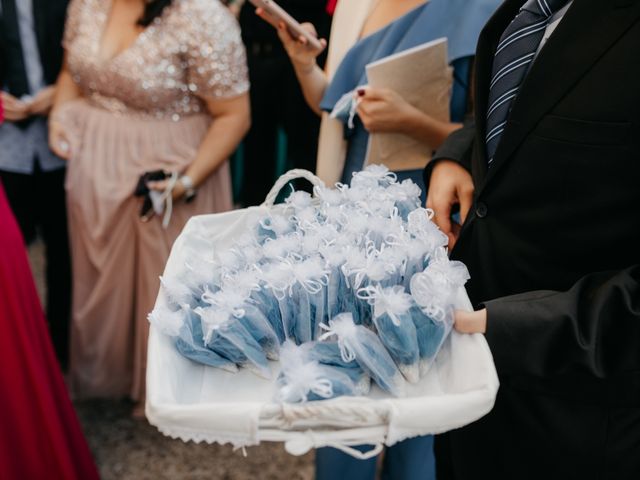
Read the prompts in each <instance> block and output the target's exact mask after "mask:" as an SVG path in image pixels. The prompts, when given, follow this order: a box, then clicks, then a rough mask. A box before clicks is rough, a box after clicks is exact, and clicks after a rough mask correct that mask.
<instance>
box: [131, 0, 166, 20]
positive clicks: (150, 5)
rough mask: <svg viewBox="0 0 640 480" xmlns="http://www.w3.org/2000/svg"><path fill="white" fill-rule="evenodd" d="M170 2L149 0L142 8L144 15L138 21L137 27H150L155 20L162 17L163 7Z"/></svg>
mask: <svg viewBox="0 0 640 480" xmlns="http://www.w3.org/2000/svg"><path fill="white" fill-rule="evenodd" d="M171 1H172V0H151V1H150V2H147V3H146V5H145V6H144V13H143V14H142V17H140V20H138V25H142V26H143V27H148V26H149V25H151V22H153V21H154V20H155V19H156V18H158V17H159V16H160V15H162V11H163V10H164V9H165V7H168V6H169V5H171Z"/></svg>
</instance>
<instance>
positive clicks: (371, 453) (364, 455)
mask: <svg viewBox="0 0 640 480" xmlns="http://www.w3.org/2000/svg"><path fill="white" fill-rule="evenodd" d="M327 446H328V447H333V448H336V449H338V450H340V451H341V452H343V453H346V454H347V455H351V456H352V457H353V458H357V459H358V460H368V459H370V458H373V457H377V456H378V455H379V454H380V452H382V449H383V448H384V445H382V444H381V443H376V444H375V445H374V446H373V448H372V449H371V450H368V451H366V452H361V451H360V450H357V449H355V448H353V447H350V446H348V445H342V444H340V443H332V444H330V445H327Z"/></svg>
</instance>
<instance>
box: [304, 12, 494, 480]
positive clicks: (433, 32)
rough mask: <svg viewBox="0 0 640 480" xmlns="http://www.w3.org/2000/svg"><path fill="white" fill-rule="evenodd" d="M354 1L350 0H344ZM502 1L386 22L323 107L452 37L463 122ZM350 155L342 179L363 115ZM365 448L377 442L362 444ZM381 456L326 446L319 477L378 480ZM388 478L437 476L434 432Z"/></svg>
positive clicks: (345, 178)
mask: <svg viewBox="0 0 640 480" xmlns="http://www.w3.org/2000/svg"><path fill="white" fill-rule="evenodd" d="M344 1H348V0H344ZM499 4H500V0H430V1H429V2H427V3H426V4H424V5H421V6H419V7H417V8H415V9H414V10H412V11H410V12H409V13H407V14H406V15H404V16H402V17H401V18H399V19H397V20H395V21H394V22H392V23H391V24H389V25H388V26H386V27H385V28H383V29H381V30H379V31H377V32H375V33H373V34H371V35H369V36H367V37H365V38H363V39H361V40H360V41H358V42H357V43H356V44H355V45H354V46H353V47H352V48H351V50H349V52H347V54H346V55H345V57H344V59H343V60H342V63H341V64H340V66H339V67H338V70H337V71H336V74H335V75H334V78H333V80H332V82H331V84H330V85H329V86H328V87H327V90H326V92H325V95H324V98H323V99H322V102H321V104H320V107H321V108H322V109H323V110H325V111H327V112H330V111H332V110H333V108H334V106H335V105H336V103H337V102H338V100H340V98H341V97H342V96H343V95H344V94H346V93H348V92H350V91H353V90H354V89H355V88H357V87H358V86H361V85H366V84H367V83H368V81H367V78H366V71H365V66H366V65H367V64H369V63H371V62H373V61H376V60H379V59H381V58H384V57H386V56H389V55H392V54H394V53H397V52H401V51H403V50H406V49H408V48H412V47H415V46H417V45H420V44H422V43H425V42H428V41H431V40H435V39H437V38H442V37H446V38H447V40H448V56H449V63H450V64H451V65H452V67H453V69H454V85H453V89H452V95H451V120H452V121H453V122H462V120H463V118H464V115H465V113H466V110H467V104H468V92H469V85H468V81H469V77H470V68H471V59H472V57H473V55H474V54H475V48H476V42H477V38H478V36H479V34H480V30H481V29H482V27H483V25H484V23H485V22H486V21H487V20H488V18H489V17H490V16H491V14H492V13H493V12H494V11H495V9H496V8H497V7H498V5H499ZM345 138H346V139H347V141H348V144H347V157H346V160H345V166H344V170H343V174H342V182H343V183H349V182H350V180H351V177H352V174H353V172H357V171H359V170H361V169H362V167H363V164H364V160H365V156H366V151H367V143H368V140H369V134H368V132H367V131H366V130H365V128H364V126H363V125H362V122H361V121H360V120H359V118H358V117H356V118H355V122H354V126H353V128H349V127H348V126H347V124H346V122H345ZM395 173H396V174H397V176H398V180H399V181H402V180H404V179H406V178H411V179H412V180H413V181H414V182H415V183H416V184H418V186H420V188H421V190H422V192H423V202H424V195H425V186H424V181H423V178H422V170H409V171H401V172H395ZM357 448H358V449H359V450H361V451H363V452H365V451H367V450H370V449H371V448H373V446H372V445H363V446H360V447H357ZM376 466H377V458H372V459H369V460H357V459H355V458H353V457H351V456H349V455H347V454H345V453H342V452H341V451H339V450H336V449H333V448H320V449H318V450H317V453H316V480H343V479H344V480H373V479H374V478H376ZM381 478H382V479H383V480H416V479H419V480H433V479H435V458H434V456H433V437H432V436H426V437H418V438H413V439H409V440H405V441H404V442H400V443H398V444H396V445H394V446H393V447H390V448H388V449H387V450H386V452H385V454H384V462H383V468H382V477H381Z"/></svg>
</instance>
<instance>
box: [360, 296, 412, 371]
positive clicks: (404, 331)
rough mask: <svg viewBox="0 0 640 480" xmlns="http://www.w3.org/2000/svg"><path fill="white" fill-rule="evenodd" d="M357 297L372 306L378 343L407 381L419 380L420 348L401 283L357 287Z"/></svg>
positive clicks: (410, 304) (409, 302)
mask: <svg viewBox="0 0 640 480" xmlns="http://www.w3.org/2000/svg"><path fill="white" fill-rule="evenodd" d="M358 297H359V298H361V299H364V300H366V301H367V302H368V303H369V304H370V305H372V306H373V324H374V326H375V328H376V331H377V333H378V336H379V337H380V340H381V341H382V344H383V345H384V346H385V347H386V348H387V351H388V352H389V354H390V355H391V358H393V360H394V362H395V363H396V365H397V366H398V368H399V369H400V372H402V375H403V376H404V378H406V379H407V381H409V382H410V383H416V382H418V380H420V364H419V362H420V350H419V347H418V337H417V333H416V328H415V325H414V323H413V319H412V316H411V307H412V305H413V300H412V298H411V295H409V294H408V293H406V292H405V291H404V288H403V287H402V286H395V287H389V288H382V287H380V286H379V285H375V286H368V287H365V288H362V289H360V290H358Z"/></svg>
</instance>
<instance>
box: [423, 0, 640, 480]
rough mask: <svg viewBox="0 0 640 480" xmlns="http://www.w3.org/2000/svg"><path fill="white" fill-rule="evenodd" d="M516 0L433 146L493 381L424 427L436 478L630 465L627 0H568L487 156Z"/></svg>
mask: <svg viewBox="0 0 640 480" xmlns="http://www.w3.org/2000/svg"><path fill="white" fill-rule="evenodd" d="M523 3H524V2H523V0H506V1H505V3H504V4H503V5H502V7H501V8H500V9H499V10H498V11H497V12H496V14H495V15H494V17H493V18H492V19H491V20H490V21H489V23H488V24H487V25H486V27H485V29H484V30H483V32H482V34H481V36H480V38H479V43H478V49H477V55H476V68H477V70H476V92H475V93H476V117H475V123H476V128H475V129H474V127H473V125H471V126H467V127H466V128H465V129H462V130H460V131H458V132H456V133H455V134H454V135H453V136H452V137H450V139H449V140H448V142H447V143H446V144H445V145H444V146H443V148H442V149H441V150H440V151H439V152H438V154H437V155H436V157H434V158H435V160H436V161H437V159H439V158H451V159H454V160H456V161H458V162H460V163H461V164H462V165H464V166H465V167H466V168H468V169H470V170H471V171H472V174H473V180H474V184H475V202H474V206H473V208H472V211H471V212H470V215H469V216H468V218H467V221H466V223H465V225H464V226H463V228H462V231H461V234H460V238H459V240H458V243H457V244H456V246H455V248H454V250H453V252H452V257H454V258H457V259H460V260H462V261H464V262H465V263H466V264H467V266H468V267H469V270H470V273H471V281H470V283H469V285H468V291H469V295H470V297H471V299H472V301H473V302H474V303H475V304H476V305H480V304H484V305H485V306H486V308H487V312H488V326H487V333H486V339H487V341H488V343H489V346H490V347H491V351H492V353H493V356H494V360H495V364H496V367H497V370H498V374H499V376H500V380H501V387H500V391H499V393H498V397H497V401H496V405H495V407H494V409H493V411H492V412H491V413H490V414H489V415H487V416H486V417H484V418H483V419H481V420H480V421H478V422H476V423H474V424H472V425H470V426H468V427H465V428H463V429H460V430H457V431H454V432H451V433H449V434H447V435H444V436H442V437H440V438H438V440H437V447H436V451H437V460H438V468H439V477H438V478H439V480H442V479H448V478H456V479H472V478H473V479H485V478H487V479H492V480H495V479H509V480H512V479H528V478H532V479H534V478H535V479H573V478H576V479H581V480H587V479H594V480H595V479H636V480H637V479H640V0H575V1H574V3H573V5H572V6H571V7H570V9H569V10H568V11H567V13H566V15H565V17H564V18H563V19H562V21H561V22H560V24H559V25H558V27H557V29H556V31H555V32H554V33H553V35H552V36H551V37H550V39H549V40H548V43H547V44H546V45H545V46H544V48H543V49H542V51H541V52H540V55H539V57H538V58H537V59H536V61H535V63H534V64H533V66H532V67H531V69H530V71H529V73H528V76H527V77H526V79H525V81H524V83H523V85H522V87H521V90H520V92H519V94H518V97H517V99H516V101H515V103H514V105H513V109H512V112H511V115H510V118H509V120H508V124H507V126H506V129H505V131H504V134H503V137H502V140H501V143H500V145H499V146H498V149H497V152H496V154H495V157H494V163H493V166H492V168H491V169H490V170H488V169H487V162H486V160H487V159H486V151H485V143H484V141H483V138H484V136H485V130H486V128H485V126H486V122H485V115H486V110H487V98H488V91H489V87H488V85H489V78H490V75H491V62H492V56H493V52H494V51H495V48H496V44H497V43H498V39H499V37H500V35H501V34H502V32H503V31H504V29H505V28H506V26H507V24H508V23H509V22H510V21H511V20H512V19H513V18H514V16H515V15H516V13H517V12H518V10H519V8H520V6H521V5H522V4H523ZM470 143H472V144H473V146H472V148H471V149H469V148H467V147H469V146H470V145H469V144H470ZM429 173H430V169H427V170H426V172H425V174H426V176H427V180H428V176H429ZM427 185H428V181H427Z"/></svg>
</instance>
